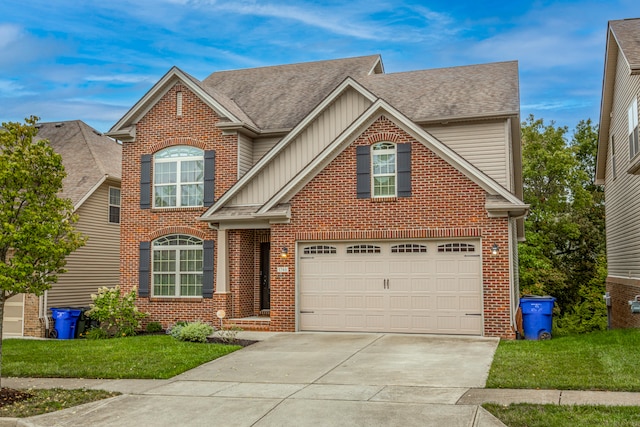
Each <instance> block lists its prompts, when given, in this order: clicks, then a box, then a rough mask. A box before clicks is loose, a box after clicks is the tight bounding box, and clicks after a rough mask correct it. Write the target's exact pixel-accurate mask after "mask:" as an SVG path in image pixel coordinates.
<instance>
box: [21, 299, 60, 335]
mask: <svg viewBox="0 0 640 427" xmlns="http://www.w3.org/2000/svg"><path fill="white" fill-rule="evenodd" d="M38 301H39V298H38V297H37V296H35V295H33V294H25V295H24V314H23V319H24V336H26V337H38V338H43V337H44V336H45V324H44V319H43V320H42V321H41V320H40V319H38ZM53 325H54V322H50V324H49V329H50V330H52V329H53Z"/></svg>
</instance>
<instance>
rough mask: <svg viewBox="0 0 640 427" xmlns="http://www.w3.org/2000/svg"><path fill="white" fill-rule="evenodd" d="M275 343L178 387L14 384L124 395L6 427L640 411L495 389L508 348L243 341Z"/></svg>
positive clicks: (350, 338) (592, 397)
mask: <svg viewBox="0 0 640 427" xmlns="http://www.w3.org/2000/svg"><path fill="white" fill-rule="evenodd" d="M239 338H242V339H258V340H264V341H263V342H260V343H257V344H254V345H252V346H249V347H246V348H244V349H242V350H239V351H237V352H234V353H231V354H229V355H227V356H225V357H222V358H220V359H216V360H214V361H212V362H209V363H206V364H204V365H201V366H199V367H197V368H195V369H192V370H190V371H187V372H185V373H183V374H181V375H178V376H176V377H173V378H171V379H168V380H92V379H42V378H41V379H35V378H6V379H3V386H5V387H11V388H54V387H60V388H87V389H102V390H109V391H117V392H120V393H123V394H122V395H121V396H117V397H115V398H111V399H106V400H103V401H99V402H93V403H89V404H86V405H82V406H78V407H74V408H70V409H67V410H63V411H58V412H54V413H50V414H44V415H40V416H36V417H31V418H26V419H0V426H5V425H6V426H50V425H60V426H66V425H69V426H71V425H92V426H123V425H124V426H127V425H132V426H146V425H154V426H174V425H193V426H200V425H217V424H224V425H225V427H226V426H227V425H231V426H256V427H262V426H286V425H291V426H296V427H298V426H300V427H303V426H307V425H327V426H334V425H361V426H371V425H392V426H393V425H402V426H414V425H415V426H438V427H441V426H442V425H446V426H461V427H462V426H464V427H470V426H473V427H492V426H496V427H497V426H502V425H503V424H502V423H501V422H500V421H499V420H497V419H496V418H495V417H493V416H492V415H491V414H489V413H488V412H487V411H485V410H484V409H483V408H482V407H480V406H479V405H480V404H481V403H484V402H496V403H502V404H508V403H515V402H531V403H554V404H581V403H584V404H610V405H617V404H624V405H640V396H639V394H636V393H610V392H577V391H560V390H503V389H484V388H482V387H484V385H485V382H486V379H487V376H488V371H489V367H490V365H491V361H492V358H493V354H494V352H495V348H496V347H497V343H498V341H497V340H493V339H486V338H468V337H442V336H438V337H434V336H424V335H423V336H416V335H410V336H408V335H394V334H347V333H341V334H331V333H295V334H294V333H282V334H269V335H266V334H258V335H256V336H253V337H252V335H250V333H243V334H242V335H240V336H239Z"/></svg>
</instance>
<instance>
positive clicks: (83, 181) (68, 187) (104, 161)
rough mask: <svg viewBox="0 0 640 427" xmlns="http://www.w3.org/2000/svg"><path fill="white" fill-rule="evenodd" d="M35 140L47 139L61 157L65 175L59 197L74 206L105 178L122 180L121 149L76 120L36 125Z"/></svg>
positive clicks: (114, 142) (107, 138)
mask: <svg viewBox="0 0 640 427" xmlns="http://www.w3.org/2000/svg"><path fill="white" fill-rule="evenodd" d="M35 139H36V140H40V139H48V140H49V142H50V144H51V147H52V148H53V150H54V151H55V152H56V153H58V154H60V155H61V156H62V163H63V164H64V168H65V171H66V172H67V176H66V178H65V179H64V181H63V192H62V195H63V196H64V197H68V198H69V199H71V201H72V202H73V204H74V205H77V204H78V202H80V201H81V200H82V199H83V198H84V197H85V195H87V193H89V191H91V190H92V189H93V188H94V186H95V185H96V184H97V183H98V182H100V180H102V179H103V178H104V176H105V175H108V176H109V177H110V178H113V179H117V180H119V179H121V177H122V146H121V145H120V144H118V143H117V142H116V141H114V140H113V139H111V138H109V137H107V136H105V135H103V134H101V133H100V132H98V131H97V130H95V129H93V128H92V127H91V126H89V125H87V124H86V123H84V122H82V121H80V120H72V121H64V122H55V123H54V122H51V123H40V124H39V129H38V134H37V135H36V138H35Z"/></svg>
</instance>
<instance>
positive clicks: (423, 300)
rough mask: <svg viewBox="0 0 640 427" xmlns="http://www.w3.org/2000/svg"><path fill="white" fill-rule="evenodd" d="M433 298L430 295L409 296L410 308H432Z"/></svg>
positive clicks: (433, 306) (433, 304)
mask: <svg viewBox="0 0 640 427" xmlns="http://www.w3.org/2000/svg"><path fill="white" fill-rule="evenodd" d="M435 306H436V305H435V299H434V298H433V297H431V296H414V297H412V298H411V309H413V310H434V309H435Z"/></svg>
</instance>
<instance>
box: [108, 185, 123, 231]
mask: <svg viewBox="0 0 640 427" xmlns="http://www.w3.org/2000/svg"><path fill="white" fill-rule="evenodd" d="M111 190H118V204H117V205H115V204H112V203H111ZM107 199H108V200H107V206H108V209H107V222H108V223H109V224H120V218H121V214H122V189H120V188H119V187H112V186H109V194H108V195H107ZM111 208H118V220H117V221H111Z"/></svg>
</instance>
